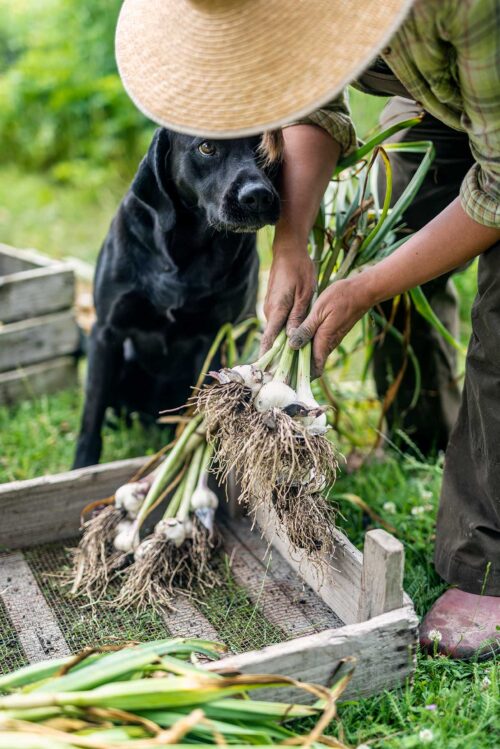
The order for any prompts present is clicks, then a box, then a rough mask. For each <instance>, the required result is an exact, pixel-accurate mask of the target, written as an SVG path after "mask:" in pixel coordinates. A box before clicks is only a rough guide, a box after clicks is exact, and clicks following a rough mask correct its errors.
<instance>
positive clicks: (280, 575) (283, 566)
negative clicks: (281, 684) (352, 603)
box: [225, 517, 344, 632]
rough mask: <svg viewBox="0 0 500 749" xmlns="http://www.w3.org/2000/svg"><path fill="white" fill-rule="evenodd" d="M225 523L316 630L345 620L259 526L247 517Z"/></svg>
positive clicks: (341, 624)
mask: <svg viewBox="0 0 500 749" xmlns="http://www.w3.org/2000/svg"><path fill="white" fill-rule="evenodd" d="M225 522H226V524H227V525H228V526H229V528H230V529H231V531H232V532H233V533H234V535H235V536H236V538H237V539H238V541H239V543H240V544H241V546H242V547H244V548H246V549H247V550H248V551H249V552H250V553H251V554H253V556H254V557H255V558H256V559H257V560H258V561H260V562H261V563H262V564H263V565H264V566H265V568H266V570H267V574H268V575H269V576H270V577H271V578H272V581H273V583H274V584H275V585H276V586H277V587H278V588H279V590H281V592H282V593H283V594H284V595H286V596H287V598H288V599H289V600H290V601H291V603H292V604H293V605H294V606H298V607H299V608H300V610H301V611H302V613H303V614H304V616H306V617H307V619H308V620H309V621H310V622H311V624H312V625H313V628H314V631H315V632H320V631H322V630H324V629H331V628H333V627H342V626H343V624H344V623H343V622H342V621H341V620H340V619H339V617H338V616H337V614H335V612H333V611H332V610H331V608H330V607H329V606H327V605H326V603H325V602H324V601H322V600H321V598H319V596H317V595H316V593H314V591H313V590H312V589H311V588H310V587H309V585H307V584H306V583H305V582H304V581H303V580H302V579H301V578H300V577H299V576H298V575H297V574H296V573H295V572H294V571H293V570H292V568H291V567H290V565H289V564H288V562H286V561H285V559H284V558H283V557H282V556H281V554H280V553H279V551H278V550H277V549H276V548H274V547H273V546H271V545H270V544H269V543H268V541H266V540H265V539H264V538H263V537H262V536H261V534H260V531H259V529H258V528H257V527H255V528H253V529H252V524H251V522H250V519H249V518H244V517H242V518H239V519H238V520H237V521H233V520H225Z"/></svg>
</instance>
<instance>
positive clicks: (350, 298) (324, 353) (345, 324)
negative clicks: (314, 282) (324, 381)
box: [289, 273, 372, 377]
mask: <svg viewBox="0 0 500 749" xmlns="http://www.w3.org/2000/svg"><path fill="white" fill-rule="evenodd" d="M362 277H363V274H362V273H361V274H359V275H358V276H356V277H355V278H353V279H350V278H349V279H345V280H344V281H337V282H336V283H333V284H332V285H331V286H330V287H329V288H328V289H326V290H325V291H324V292H323V293H322V294H320V296H319V297H318V299H317V300H316V302H315V304H314V305H313V308H312V310H311V312H310V314H309V315H308V316H307V317H306V319H305V320H304V322H303V323H302V324H301V325H300V326H299V327H298V328H297V329H296V330H293V331H291V333H290V339H289V340H290V346H292V348H296V349H297V348H302V346H304V345H305V344H306V343H307V342H308V341H310V340H311V338H313V336H314V340H313V363H314V370H315V371H314V375H315V376H316V377H319V375H320V374H321V373H322V371H323V369H324V366H325V362H326V360H327V358H328V356H329V354H330V353H331V352H332V351H333V350H334V349H335V348H336V347H337V346H338V345H339V343H340V342H341V341H342V339H343V338H344V337H345V336H346V335H347V333H348V332H349V331H350V330H351V328H352V327H353V326H354V325H355V324H356V323H357V322H358V320H360V319H361V318H362V317H363V315H364V314H365V312H367V311H368V310H369V309H370V308H371V306H372V301H371V299H370V295H369V293H368V289H367V288H366V285H365V284H364V283H363V281H362Z"/></svg>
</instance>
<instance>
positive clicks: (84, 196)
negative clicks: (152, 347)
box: [0, 0, 500, 749]
mask: <svg viewBox="0 0 500 749" xmlns="http://www.w3.org/2000/svg"><path fill="white" fill-rule="evenodd" d="M119 6H120V2H119V0H107V2H106V3H103V2H97V0H86V2H85V3H81V2H78V1H77V0H38V1H37V0H15V2H12V1H10V2H9V0H0V242H3V243H5V244H10V245H13V246H15V247H20V248H25V247H34V248H36V249H38V250H39V251H41V252H44V253H46V254H48V255H51V256H53V257H56V258H63V257H68V256H69V257H76V258H80V259H82V260H85V261H88V262H93V261H95V259H96V257H97V253H98V251H99V248H100V244H101V242H102V240H103V238H104V236H105V234H106V231H107V228H108V225H109V222H110V220H111V218H112V216H113V213H114V211H115V210H116V207H117V205H118V203H119V201H120V199H121V197H122V195H123V194H124V192H125V190H126V188H127V186H128V184H129V182H130V179H131V177H132V176H133V174H134V171H135V169H136V168H137V164H138V162H139V160H140V159H141V157H142V155H143V154H144V152H145V150H146V148H147V146H148V144H149V141H150V138H151V134H152V132H153V130H154V126H153V125H152V124H151V123H150V122H148V121H147V120H146V119H145V118H144V117H142V115H140V114H139V113H138V112H137V111H136V110H135V108H134V107H133V105H132V104H131V102H130V101H129V100H128V98H127V97H126V95H125V94H124V92H123V89H122V86H121V83H120V80H119V78H118V75H117V73H116V67H115V63H114V56H113V35H114V26H115V22H116V17H117V13H118V10H119ZM351 105H352V110H353V117H354V121H355V123H356V126H357V129H358V133H359V135H360V137H363V136H366V135H367V134H368V133H369V132H371V131H372V130H373V129H374V128H375V127H376V124H377V115H378V112H379V111H380V109H381V107H382V106H383V100H381V99H377V98H374V97H367V96H364V95H362V94H359V93H357V92H352V93H351ZM261 248H262V261H263V267H264V268H265V267H266V266H268V264H269V236H268V233H266V234H265V235H264V236H263V237H262V241H261ZM475 273H476V271H475V267H472V268H470V269H469V270H468V271H466V272H465V273H461V274H459V275H457V277H456V279H457V286H458V288H459V293H460V300H461V320H462V326H461V338H462V341H463V342H464V343H466V341H467V340H468V336H469V333H470V322H469V319H470V308H471V303H472V299H473V296H474V292H475V283H476V280H475ZM462 369H463V363H462ZM356 375H357V369H356V362H354V363H352V365H351V366H350V367H349V366H348V367H344V368H343V369H342V371H341V372H339V373H338V380H339V381H338V382H336V383H335V386H336V387H337V388H338V390H339V392H340V394H341V396H342V403H343V406H344V407H345V409H346V411H347V412H348V413H349V418H350V423H351V425H352V430H353V431H354V432H355V433H356V434H357V435H359V441H360V444H361V445H362V446H363V447H365V448H367V447H369V445H370V441H373V439H374V437H375V435H374V433H373V423H374V416H373V415H374V413H376V411H377V409H378V404H377V403H376V402H374V400H373V397H372V393H373V389H372V388H371V386H370V383H369V382H367V383H364V384H363V386H362V387H361V386H360V387H358V388H356V386H355V385H353V383H355V382H356ZM83 376H84V366H83V367H82V378H83ZM81 404H82V391H81V388H80V389H79V390H69V391H66V392H63V393H61V394H58V395H55V396H50V397H43V398H39V399H37V400H27V401H24V402H23V403H21V404H20V405H18V406H17V407H13V408H0V481H11V480H15V479H25V478H30V477H33V476H37V475H41V474H44V473H54V472H57V471H60V470H65V469H67V468H69V466H70V464H71V461H72V456H73V450H74V446H75V439H76V434H77V431H78V423H79V415H80V408H81ZM375 421H376V419H375ZM163 440H164V435H161V434H160V433H158V432H157V431H156V430H152V431H149V432H144V430H143V429H142V428H141V427H140V426H139V424H134V425H133V428H132V429H131V430H127V429H125V428H124V426H123V425H122V424H120V423H119V422H118V423H115V424H114V425H113V428H111V427H108V428H107V429H106V432H105V438H104V443H105V451H104V455H103V460H116V459H119V458H124V457H132V456H135V455H140V454H145V453H148V452H149V453H151V452H154V450H155V449H157V448H158V447H159V446H160V445H161V443H162V441H163ZM342 448H343V449H344V450H345V451H348V450H349V449H350V446H349V444H347V443H346V444H342ZM442 464H443V456H441V455H437V456H436V458H435V460H432V461H425V460H424V459H423V458H422V456H420V455H419V454H418V452H417V451H416V450H413V451H412V450H410V451H409V452H408V453H407V454H405V455H402V454H401V453H399V451H398V450H397V449H395V448H391V446H390V445H386V446H385V450H384V456H383V458H382V459H378V460H376V461H372V462H369V463H366V464H365V465H363V466H362V467H361V468H360V469H359V470H358V471H356V472H354V473H351V474H350V475H347V474H346V472H344V475H343V476H342V477H341V478H340V480H339V482H338V484H337V492H338V493H339V494H341V493H352V494H355V495H357V496H360V497H361V498H362V499H363V500H364V501H365V502H367V503H368V504H369V505H370V507H371V508H372V509H373V510H374V511H376V512H377V513H379V514H380V515H381V516H382V517H383V518H384V519H385V520H386V521H387V522H390V523H391V524H392V525H393V526H394V527H395V528H396V534H397V535H398V537H399V538H401V539H402V540H403V541H404V543H405V545H406V554H407V564H406V579H405V587H406V590H407V592H408V593H409V594H410V596H412V598H413V599H414V601H415V604H416V608H417V612H418V613H419V615H422V614H423V613H424V612H425V611H426V610H427V608H428V607H429V606H430V604H431V603H432V601H433V600H434V599H435V598H436V597H437V595H439V593H440V592H441V591H442V590H443V589H444V586H443V584H442V582H441V581H440V580H439V578H438V577H437V576H436V574H435V572H434V571H433V568H432V546H433V540H434V521H435V513H436V507H437V501H438V496H439V488H440V483H441V474H442ZM341 513H342V517H341V518H340V521H339V524H340V525H341V526H342V527H344V528H345V530H346V532H347V533H348V534H349V536H350V538H351V539H352V540H353V542H354V543H358V544H361V542H362V535H363V533H364V531H365V529H366V527H367V522H368V521H367V517H366V515H363V514H362V513H361V512H360V511H359V510H357V509H355V508H353V507H352V506H351V505H349V504H346V505H344V504H341ZM0 522H1V518H0ZM369 522H371V521H369ZM1 647H2V644H1V633H0V648H1ZM425 729H429V730H430V732H431V733H428V732H427V733H426V732H425ZM333 730H334V731H335V732H337V733H338V732H339V731H340V732H341V733H342V734H343V737H344V740H346V741H347V742H349V743H351V744H352V745H354V746H356V745H357V744H367V743H368V745H369V746H373V747H377V748H380V749H392V748H393V747H394V748H396V747H398V748H399V747H401V748H403V747H404V748H406V747H408V748H409V747H419V746H421V745H423V743H424V742H425V741H426V740H428V741H429V743H428V745H429V746H434V747H443V748H444V747H446V749H455V748H456V749H458V748H459V747H464V748H465V747H467V749H475V748H476V747H477V749H486V748H487V747H491V748H493V747H497V746H498V735H499V732H500V722H499V717H498V664H496V663H491V662H490V663H487V664H483V665H481V664H478V663H470V664H460V663H455V662H453V661H451V660H449V659H445V658H438V659H435V660H433V659H429V658H427V657H425V656H419V666H418V671H417V675H416V678H415V681H414V683H413V684H408V685H407V686H406V688H404V689H402V690H400V691H399V692H394V693H392V694H384V695H381V696H380V697H377V698H372V699H368V700H362V701H358V702H350V703H348V704H345V705H343V706H342V707H341V708H340V724H339V725H338V726H336V727H334V729H333ZM422 731H424V733H423V734H422V733H421V732H422ZM495 737H496V738H495Z"/></svg>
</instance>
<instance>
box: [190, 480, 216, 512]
mask: <svg viewBox="0 0 500 749" xmlns="http://www.w3.org/2000/svg"><path fill="white" fill-rule="evenodd" d="M218 504H219V500H218V499H217V495H216V493H215V492H213V491H212V490H211V489H208V487H204V486H198V488H197V489H195V490H194V492H193V494H192V497H191V509H192V510H201V509H202V508H203V507H211V508H212V509H214V510H215V509H216V508H217V506H218Z"/></svg>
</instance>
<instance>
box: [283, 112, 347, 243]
mask: <svg viewBox="0 0 500 749" xmlns="http://www.w3.org/2000/svg"><path fill="white" fill-rule="evenodd" d="M283 137H284V140H285V152H284V160H283V172H282V179H281V217H280V220H279V221H278V223H277V224H276V230H275V242H274V243H275V247H276V246H278V247H279V246H282V245H283V244H284V245H289V244H294V245H295V244H298V245H303V247H304V250H305V249H306V245H307V238H308V235H309V232H310V230H311V228H312V226H313V224H314V221H315V219H316V216H317V213H318V209H319V206H320V203H321V199H322V197H323V195H324V192H325V190H326V187H327V185H328V182H329V180H330V178H331V176H332V173H333V170H334V168H335V166H336V164H337V159H338V157H339V155H340V146H339V145H338V143H336V142H335V141H334V140H333V138H332V137H331V136H330V135H329V134H328V133H327V132H326V131H325V130H323V129H322V128H320V127H316V126H315V125H293V126H291V127H287V128H285V129H284V131H283Z"/></svg>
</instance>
